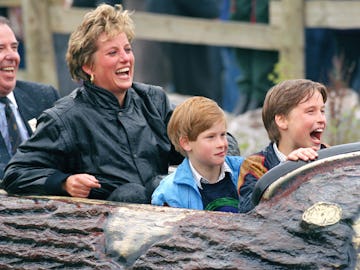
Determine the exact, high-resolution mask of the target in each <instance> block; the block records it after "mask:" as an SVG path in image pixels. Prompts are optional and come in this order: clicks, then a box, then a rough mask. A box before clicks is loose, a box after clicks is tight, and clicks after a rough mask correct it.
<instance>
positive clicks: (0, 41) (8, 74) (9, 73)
mask: <svg viewBox="0 0 360 270" xmlns="http://www.w3.org/2000/svg"><path fill="white" fill-rule="evenodd" d="M19 64H20V55H19V53H18V41H17V40H16V37H15V34H14V32H13V31H12V30H11V29H10V27H9V26H8V25H6V24H0V96H6V95H7V94H9V93H10V92H11V91H12V90H13V89H14V88H15V83H16V73H17V71H18V69H19Z"/></svg>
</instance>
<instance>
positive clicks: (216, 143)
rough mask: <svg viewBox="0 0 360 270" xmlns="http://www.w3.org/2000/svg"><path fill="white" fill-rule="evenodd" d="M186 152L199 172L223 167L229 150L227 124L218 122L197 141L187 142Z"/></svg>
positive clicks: (199, 136)
mask: <svg viewBox="0 0 360 270" xmlns="http://www.w3.org/2000/svg"><path fill="white" fill-rule="evenodd" d="M185 150H186V151H187V153H188V157H189V159H190V160H191V163H192V164H193V166H194V167H195V168H196V169H197V170H203V169H212V168H213V167H215V166H220V165H222V164H223V163H224V161H225V156H226V153H227V150H228V141H227V138H226V124H225V122H223V121H218V122H216V123H214V124H213V125H212V127H211V128H209V129H207V130H205V131H203V132H201V133H200V134H199V135H198V137H197V139H196V141H187V143H186V146H185Z"/></svg>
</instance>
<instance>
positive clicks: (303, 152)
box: [287, 147, 318, 161]
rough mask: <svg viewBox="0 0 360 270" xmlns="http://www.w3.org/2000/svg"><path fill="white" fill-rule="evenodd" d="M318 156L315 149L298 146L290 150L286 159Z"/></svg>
mask: <svg viewBox="0 0 360 270" xmlns="http://www.w3.org/2000/svg"><path fill="white" fill-rule="evenodd" d="M317 157H318V153H317V151H316V150H315V149H313V148H311V147H308V148H298V149H296V150H294V151H292V152H291V153H290V154H289V155H288V156H287V159H288V160H292V161H296V160H304V161H309V160H314V159H316V158H317Z"/></svg>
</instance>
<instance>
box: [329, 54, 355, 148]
mask: <svg viewBox="0 0 360 270" xmlns="http://www.w3.org/2000/svg"><path fill="white" fill-rule="evenodd" d="M333 64H334V65H333V66H334V68H333V71H332V72H331V74H330V76H329V78H330V83H329V85H327V89H328V101H327V120H328V121H327V122H328V124H327V128H326V129H327V131H326V135H325V140H326V142H327V143H329V144H330V145H337V144H344V143H351V142H356V141H360V134H359V132H358V130H359V128H360V119H359V117H358V115H357V113H358V112H359V105H358V96H357V95H356V94H355V93H354V92H352V91H351V89H349V81H350V78H351V75H352V72H353V70H354V65H351V66H349V67H345V66H344V57H343V56H337V57H334V59H333ZM354 99H355V100H354Z"/></svg>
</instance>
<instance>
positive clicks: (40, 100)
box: [0, 81, 60, 179]
mask: <svg viewBox="0 0 360 270" xmlns="http://www.w3.org/2000/svg"><path fill="white" fill-rule="evenodd" d="M13 92H14V96H15V99H16V103H17V105H18V109H19V112H20V115H21V118H22V120H23V121H24V123H25V126H26V129H27V130H28V132H29V135H30V136H31V135H32V133H33V130H32V128H31V126H30V124H29V120H32V119H34V120H35V119H37V118H38V117H39V116H40V114H41V113H42V112H43V111H44V110H46V109H48V108H50V107H52V106H53V105H54V103H55V101H56V100H58V99H59V97H60V96H59V92H58V91H57V90H56V89H55V88H54V87H52V86H50V85H45V84H40V83H35V82H28V81H17V82H16V86H15V89H14V90H13ZM9 160H10V155H9V153H8V151H7V148H6V145H5V142H4V139H3V137H2V136H1V135H0V179H1V178H2V177H3V175H4V169H5V167H6V165H7V163H8V162H9Z"/></svg>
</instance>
